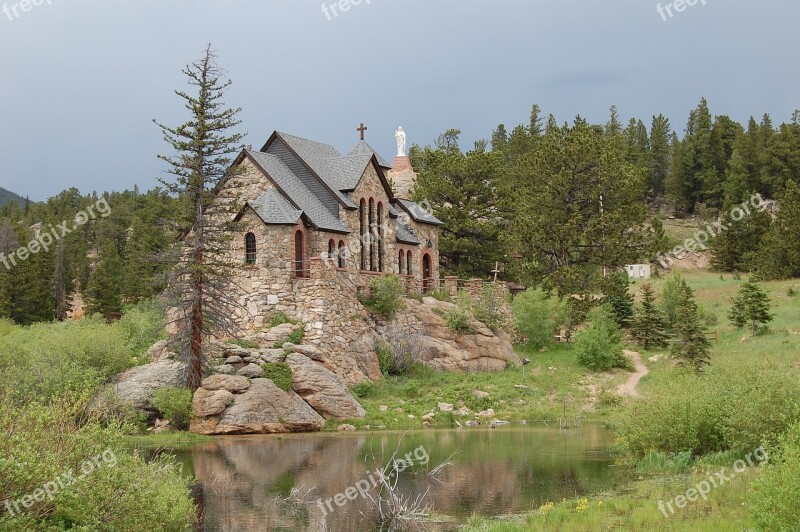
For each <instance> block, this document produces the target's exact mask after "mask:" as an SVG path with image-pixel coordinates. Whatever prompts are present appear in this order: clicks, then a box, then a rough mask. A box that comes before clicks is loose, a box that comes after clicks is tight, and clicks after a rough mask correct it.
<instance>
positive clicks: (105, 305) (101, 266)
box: [85, 240, 122, 316]
mask: <svg viewBox="0 0 800 532" xmlns="http://www.w3.org/2000/svg"><path fill="white" fill-rule="evenodd" d="M85 295H86V301H87V303H88V304H87V310H88V311H89V314H95V313H99V314H102V315H104V316H108V315H109V314H114V313H117V312H122V260H121V259H120V256H119V252H118V251H117V246H116V245H115V244H114V243H113V242H112V241H111V240H106V241H105V242H104V243H103V244H102V245H101V247H100V253H99V255H98V263H97V267H96V268H95V270H94V272H92V274H91V276H90V277H89V285H88V286H87V287H86V294H85Z"/></svg>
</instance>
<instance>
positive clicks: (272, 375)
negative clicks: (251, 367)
mask: <svg viewBox="0 0 800 532" xmlns="http://www.w3.org/2000/svg"><path fill="white" fill-rule="evenodd" d="M261 369H263V370H264V377H265V378H267V379H269V380H271V381H272V383H273V384H274V385H275V386H277V387H278V388H280V389H281V390H283V391H284V392H288V391H289V390H291V389H292V379H293V378H294V374H293V373H292V368H291V366H289V364H287V363H286V362H267V363H265V364H262V365H261Z"/></svg>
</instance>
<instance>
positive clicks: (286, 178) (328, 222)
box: [246, 150, 350, 233]
mask: <svg viewBox="0 0 800 532" xmlns="http://www.w3.org/2000/svg"><path fill="white" fill-rule="evenodd" d="M246 153H247V155H248V156H249V157H250V158H251V159H252V160H253V161H254V162H255V163H256V164H257V165H258V166H259V167H260V168H261V170H263V171H264V173H266V174H267V175H268V176H269V178H270V179H272V181H273V183H275V185H276V186H277V187H278V189H279V190H280V192H282V193H283V195H284V196H285V198H287V199H288V200H289V201H290V203H291V204H292V205H294V206H295V207H296V208H297V209H299V210H301V211H302V213H303V214H304V215H305V216H306V217H307V218H308V220H309V221H310V222H311V223H312V224H313V225H315V226H316V227H318V228H320V229H323V230H325V231H334V232H337V233H350V230H349V229H348V228H347V226H346V225H344V223H342V221H341V220H340V219H339V218H337V217H336V216H335V215H334V214H333V213H332V212H331V211H330V210H328V209H327V208H326V207H325V205H323V204H322V202H321V201H320V200H319V198H317V197H316V196H315V195H314V194H313V193H312V192H311V191H310V190H308V188H307V187H306V186H305V185H304V184H303V182H302V181H300V180H299V179H298V178H297V176H295V175H294V174H293V173H292V171H291V170H289V168H288V167H287V166H286V165H285V164H284V163H283V161H281V160H280V159H279V158H278V157H276V156H275V155H270V154H268V153H263V152H259V151H252V150H246Z"/></svg>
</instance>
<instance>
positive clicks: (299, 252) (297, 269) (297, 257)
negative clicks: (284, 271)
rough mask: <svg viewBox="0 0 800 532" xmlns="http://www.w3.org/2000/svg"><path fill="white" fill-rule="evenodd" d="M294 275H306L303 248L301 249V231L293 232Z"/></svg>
mask: <svg viewBox="0 0 800 532" xmlns="http://www.w3.org/2000/svg"><path fill="white" fill-rule="evenodd" d="M294 276H295V277H297V278H298V279H302V278H304V277H306V267H305V250H304V249H303V232H302V231H297V232H296V233H295V234H294Z"/></svg>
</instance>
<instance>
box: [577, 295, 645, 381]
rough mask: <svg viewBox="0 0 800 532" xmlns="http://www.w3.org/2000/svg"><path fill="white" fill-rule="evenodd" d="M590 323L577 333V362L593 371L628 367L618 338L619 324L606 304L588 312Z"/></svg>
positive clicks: (628, 363)
mask: <svg viewBox="0 0 800 532" xmlns="http://www.w3.org/2000/svg"><path fill="white" fill-rule="evenodd" d="M590 319H591V325H590V326H589V328H588V329H585V330H583V331H581V332H580V333H578V335H577V338H576V340H575V353H576V354H577V356H578V363H579V364H581V365H582V366H585V367H587V368H589V369H591V370H593V371H609V370H611V369H613V368H623V369H630V368H631V363H630V361H629V360H628V359H627V358H626V357H625V354H624V353H623V349H622V340H621V339H620V332H619V326H618V325H617V323H616V321H615V317H614V315H613V314H612V312H611V311H610V309H609V308H608V307H606V306H603V307H599V308H597V309H595V310H594V311H592V312H591V313H590Z"/></svg>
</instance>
